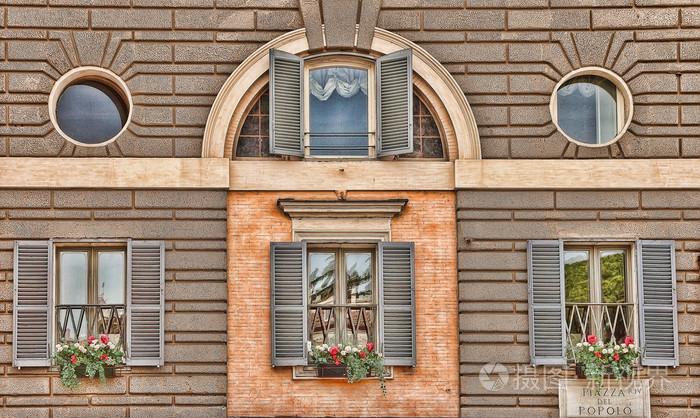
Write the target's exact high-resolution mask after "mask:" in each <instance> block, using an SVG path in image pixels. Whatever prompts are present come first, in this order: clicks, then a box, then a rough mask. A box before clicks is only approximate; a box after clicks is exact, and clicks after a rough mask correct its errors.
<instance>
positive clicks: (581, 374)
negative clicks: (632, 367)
mask: <svg viewBox="0 0 700 418" xmlns="http://www.w3.org/2000/svg"><path fill="white" fill-rule="evenodd" d="M622 376H624V377H631V376H630V375H629V374H628V373H627V372H624V371H623V372H622ZM576 377H578V378H581V379H585V378H586V368H585V367H584V366H583V363H576ZM605 377H608V378H610V377H615V373H613V371H612V369H611V367H610V365H609V364H607V365H605Z"/></svg>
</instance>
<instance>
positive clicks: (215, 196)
mask: <svg viewBox="0 0 700 418" xmlns="http://www.w3.org/2000/svg"><path fill="white" fill-rule="evenodd" d="M116 237H122V238H123V237H130V238H133V239H146V240H163V241H165V365H164V366H162V367H160V368H157V367H131V368H129V369H125V370H122V371H121V372H120V375H119V376H118V377H115V378H108V382H107V386H102V385H101V384H100V383H99V380H97V379H96V380H95V381H94V382H91V383H90V381H89V380H87V379H82V381H83V383H84V385H83V387H81V388H80V389H79V390H77V391H76V392H74V393H70V392H69V391H68V390H67V389H65V388H64V387H63V386H62V385H61V383H60V381H59V379H58V371H56V370H47V368H45V367H44V368H35V367H27V368H22V369H21V370H20V369H16V368H14V367H12V337H13V335H12V296H13V277H12V268H13V244H14V240H16V239H22V240H24V239H48V238H116ZM225 273H226V192H223V191H178V192H174V191H154V190H138V191H131V190H112V191H104V190H102V191H100V190H95V191H75V190H54V191H49V190H22V191H17V190H1V191H0V410H1V412H0V416H3V417H14V416H23V417H25V416H30V415H31V416H36V417H49V416H53V417H75V416H88V415H90V416H126V415H127V414H130V416H132V417H137V416H138V417H146V416H148V417H156V416H169V415H175V409H174V408H176V407H177V408H178V410H177V411H178V413H180V414H183V415H186V416H207V417H208V416H222V415H225V406H224V405H225V404H226V306H227V305H226V301H227V297H226V296H227V294H226V274H225Z"/></svg>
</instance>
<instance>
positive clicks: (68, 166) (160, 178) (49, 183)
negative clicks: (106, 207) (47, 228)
mask: <svg viewBox="0 0 700 418" xmlns="http://www.w3.org/2000/svg"><path fill="white" fill-rule="evenodd" d="M228 177H229V163H228V160H226V159H223V158H88V159H81V158H17V157H9V158H0V184H1V185H2V187H4V188H76V189H97V188H99V189H227V188H228V184H229V178H228Z"/></svg>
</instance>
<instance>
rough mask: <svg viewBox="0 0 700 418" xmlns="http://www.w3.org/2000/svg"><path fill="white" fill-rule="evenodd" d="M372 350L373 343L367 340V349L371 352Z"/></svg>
mask: <svg viewBox="0 0 700 418" xmlns="http://www.w3.org/2000/svg"><path fill="white" fill-rule="evenodd" d="M372 350H374V344H372V342H371V341H367V351H369V352H370V353H371V352H372Z"/></svg>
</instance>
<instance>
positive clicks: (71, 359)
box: [70, 354, 78, 363]
mask: <svg viewBox="0 0 700 418" xmlns="http://www.w3.org/2000/svg"><path fill="white" fill-rule="evenodd" d="M70 361H71V362H73V363H77V362H78V360H77V359H76V358H75V354H73V355H72V356H70Z"/></svg>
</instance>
